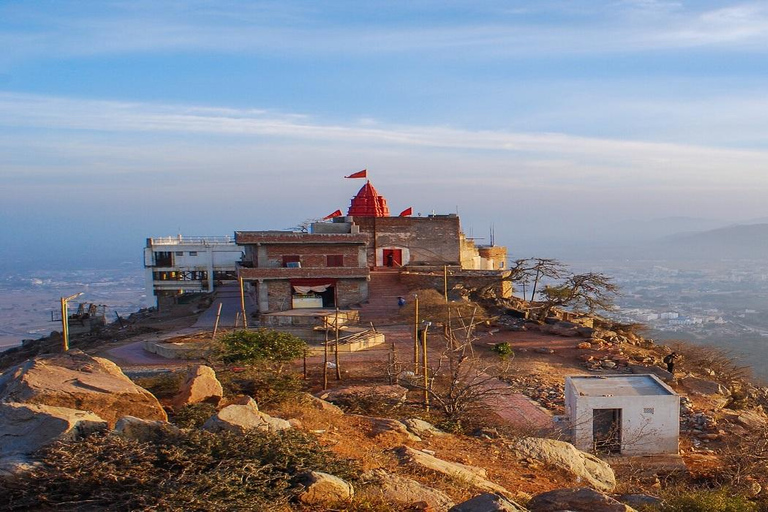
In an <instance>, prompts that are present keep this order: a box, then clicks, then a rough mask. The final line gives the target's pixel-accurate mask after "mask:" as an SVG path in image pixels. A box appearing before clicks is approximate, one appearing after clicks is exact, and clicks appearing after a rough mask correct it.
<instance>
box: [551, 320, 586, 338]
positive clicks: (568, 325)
mask: <svg viewBox="0 0 768 512" xmlns="http://www.w3.org/2000/svg"><path fill="white" fill-rule="evenodd" d="M582 327H583V326H581V325H578V324H574V323H573V322H557V323H556V324H555V325H550V326H549V329H547V331H548V332H550V333H551V334H554V335H556V336H568V337H572V336H578V335H579V329H580V328H582Z"/></svg>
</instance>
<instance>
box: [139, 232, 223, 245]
mask: <svg viewBox="0 0 768 512" xmlns="http://www.w3.org/2000/svg"><path fill="white" fill-rule="evenodd" d="M147 242H148V244H147V245H148V246H156V245H186V244H189V245H234V243H235V240H234V238H233V237H231V236H229V235H227V236H181V235H179V236H161V237H156V238H148V239H147Z"/></svg>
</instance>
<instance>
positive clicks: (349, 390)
mask: <svg viewBox="0 0 768 512" xmlns="http://www.w3.org/2000/svg"><path fill="white" fill-rule="evenodd" d="M407 395H408V390H407V389H406V388H404V387H403V386H400V385H397V384H392V385H386V386H346V387H342V388H337V389H332V390H329V391H326V392H324V393H323V394H321V395H319V398H321V399H323V400H328V401H329V402H333V403H334V404H337V405H341V406H347V407H353V406H355V405H357V404H360V403H361V402H370V401H373V402H376V403H380V404H385V405H389V406H398V405H402V404H404V403H405V399H406V396H407Z"/></svg>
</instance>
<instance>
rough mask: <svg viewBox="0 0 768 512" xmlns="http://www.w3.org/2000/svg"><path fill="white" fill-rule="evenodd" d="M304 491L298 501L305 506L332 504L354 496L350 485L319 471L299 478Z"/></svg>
mask: <svg viewBox="0 0 768 512" xmlns="http://www.w3.org/2000/svg"><path fill="white" fill-rule="evenodd" d="M299 483H301V485H303V486H304V491H303V492H302V493H301V494H300V495H299V501H301V502H302V503H306V504H307V505H323V504H333V503H338V502H340V501H346V500H349V499H351V498H352V497H353V496H354V495H355V489H354V488H353V487H352V484H350V483H349V482H347V481H345V480H342V479H341V478H339V477H337V476H333V475H329V474H328V473H322V472H320V471H308V472H307V473H304V474H303V475H301V476H300V477H299Z"/></svg>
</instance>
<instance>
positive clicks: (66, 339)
mask: <svg viewBox="0 0 768 512" xmlns="http://www.w3.org/2000/svg"><path fill="white" fill-rule="evenodd" d="M67 316H68V313H67V299H65V298H64V297H62V298H61V337H62V340H63V348H64V352H66V351H67V350H69V333H68V332H67V331H68V327H69V319H68V318H67Z"/></svg>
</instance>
